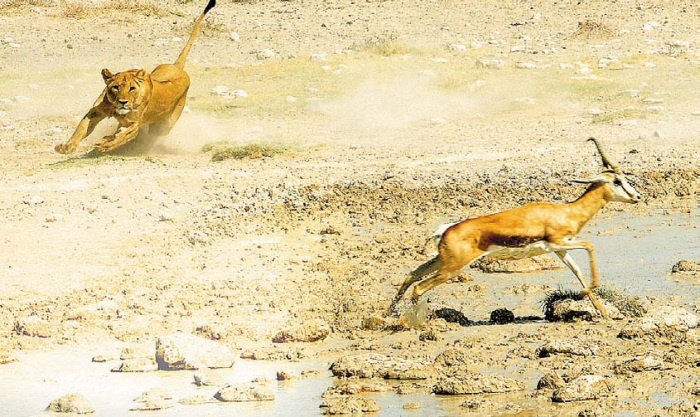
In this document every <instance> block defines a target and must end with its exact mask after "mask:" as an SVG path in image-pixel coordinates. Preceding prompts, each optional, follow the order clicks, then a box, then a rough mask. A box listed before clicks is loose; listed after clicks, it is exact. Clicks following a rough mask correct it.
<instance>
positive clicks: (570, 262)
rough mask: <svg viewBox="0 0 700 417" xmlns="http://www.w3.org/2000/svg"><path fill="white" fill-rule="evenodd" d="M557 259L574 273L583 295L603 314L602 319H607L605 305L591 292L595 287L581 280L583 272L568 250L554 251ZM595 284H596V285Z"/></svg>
mask: <svg viewBox="0 0 700 417" xmlns="http://www.w3.org/2000/svg"><path fill="white" fill-rule="evenodd" d="M555 253H556V254H557V256H558V257H559V259H561V261H562V262H564V265H566V266H567V267H569V269H570V270H571V272H573V273H574V275H576V278H578V280H579V282H580V283H581V285H582V286H583V291H581V293H582V294H583V295H587V296H588V298H589V299H590V300H591V303H593V307H595V309H596V310H598V312H599V313H600V314H601V316H603V318H604V319H606V320H607V319H608V312H607V311H606V310H605V307H603V305H602V304H600V301H598V297H596V296H595V294H593V291H592V289H593V288H595V287H593V284H591V287H592V288H591V287H588V286H586V282H585V281H584V280H583V273H582V272H581V268H579V266H578V264H576V262H574V259H573V258H572V257H571V255H569V252H567V251H557V252H555ZM596 286H597V285H596Z"/></svg>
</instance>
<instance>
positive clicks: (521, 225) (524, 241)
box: [389, 138, 640, 317]
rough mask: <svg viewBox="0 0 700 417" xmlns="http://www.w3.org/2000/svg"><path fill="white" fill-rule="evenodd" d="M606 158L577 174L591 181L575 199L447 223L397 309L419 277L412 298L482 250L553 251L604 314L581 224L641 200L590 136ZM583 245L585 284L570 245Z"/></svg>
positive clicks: (501, 255) (514, 255) (506, 253)
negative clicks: (590, 172)
mask: <svg viewBox="0 0 700 417" xmlns="http://www.w3.org/2000/svg"><path fill="white" fill-rule="evenodd" d="M590 140H591V141H593V142H594V143H595V145H596V147H597V148H598V151H599V153H600V155H601V159H602V160H603V167H604V171H603V172H602V173H600V174H599V175H598V176H597V177H595V178H592V179H588V180H574V181H575V182H583V183H589V184H591V185H590V187H588V189H587V190H586V192H585V193H583V195H582V196H581V197H579V198H578V199H577V200H576V201H573V202H571V203H566V204H557V203H549V202H538V203H531V204H526V205H524V206H521V207H517V208H514V209H511V210H506V211H502V212H500V213H495V214H491V215H487V216H482V217H475V218H471V219H467V220H464V221H462V222H460V223H457V224H454V225H452V226H450V227H449V228H447V229H446V230H445V231H444V233H443V234H442V237H441V239H440V241H439V244H438V256H436V257H435V258H433V259H431V260H430V261H428V262H426V263H424V264H423V265H421V266H420V267H418V268H417V269H416V270H415V271H414V272H412V273H411V274H410V275H409V276H408V277H407V278H406V280H405V281H404V283H403V285H401V287H400V288H399V291H398V292H397V294H396V296H395V297H394V299H393V300H392V302H391V305H390V307H389V313H393V312H394V309H395V308H396V304H397V302H398V301H399V300H400V299H401V297H402V296H403V294H404V293H405V292H406V290H407V289H408V288H409V287H410V286H411V285H412V284H414V283H416V285H415V286H414V287H413V295H412V297H411V301H412V302H413V303H417V302H418V300H419V299H420V297H421V296H422V295H423V294H424V293H425V292H426V291H429V290H431V289H433V288H435V287H437V286H438V285H441V284H444V283H445V282H447V281H448V280H449V279H450V278H451V277H452V276H453V275H454V274H456V273H458V272H459V271H460V270H461V269H462V268H464V267H466V266H467V265H469V264H471V263H472V262H474V261H475V260H477V259H479V258H480V257H482V256H492V257H493V258H496V259H521V258H526V257H531V256H536V255H541V254H543V253H550V252H554V253H555V254H556V255H557V256H558V257H559V258H560V259H561V260H562V262H564V264H565V265H566V266H567V267H569V269H571V271H572V272H573V273H574V275H576V277H577V278H578V280H579V281H580V282H581V285H582V286H583V287H584V290H583V294H585V295H588V296H589V297H590V299H591V301H592V302H593V304H594V306H595V307H596V309H598V311H600V313H601V314H602V315H603V317H606V312H605V309H604V308H603V307H602V306H601V305H600V303H599V302H598V301H597V300H596V299H595V297H594V295H593V294H592V293H591V290H593V289H594V288H596V287H597V286H598V271H597V269H596V264H595V257H594V256H593V245H591V244H590V243H589V242H585V241H581V240H575V239H574V238H575V236H576V235H577V234H578V233H579V231H580V230H581V228H583V226H584V225H585V224H586V223H587V222H588V221H589V220H590V219H591V218H592V217H593V216H594V215H595V214H596V213H597V212H598V211H599V210H600V209H601V208H603V206H605V204H607V203H608V202H610V201H620V202H625V203H636V202H637V201H639V198H640V196H639V193H638V192H637V191H636V190H635V189H634V188H633V187H632V186H631V185H630V184H629V183H628V182H627V179H626V178H625V176H624V174H623V173H622V172H621V171H620V170H619V168H618V167H617V166H616V165H615V164H613V163H611V162H610V160H609V159H608V158H607V157H606V156H605V154H604V153H603V151H602V150H601V148H600V145H599V143H598V142H597V141H596V140H595V139H593V138H591V139H590ZM572 249H584V250H586V251H587V252H588V257H589V262H590V271H591V283H590V285H586V283H585V282H584V279H583V274H582V272H581V269H580V268H579V267H578V265H576V263H575V262H574V260H573V258H571V255H569V253H568V251H569V250H572Z"/></svg>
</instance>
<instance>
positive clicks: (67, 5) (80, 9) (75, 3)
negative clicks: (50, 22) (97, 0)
mask: <svg viewBox="0 0 700 417" xmlns="http://www.w3.org/2000/svg"><path fill="white" fill-rule="evenodd" d="M93 11H94V8H93V7H91V6H90V5H89V4H88V3H87V2H86V1H85V0H71V1H67V0H63V1H62V2H61V15H62V16H63V17H69V18H71V19H85V18H86V17H87V16H88V15H89V14H90V13H91V12H93Z"/></svg>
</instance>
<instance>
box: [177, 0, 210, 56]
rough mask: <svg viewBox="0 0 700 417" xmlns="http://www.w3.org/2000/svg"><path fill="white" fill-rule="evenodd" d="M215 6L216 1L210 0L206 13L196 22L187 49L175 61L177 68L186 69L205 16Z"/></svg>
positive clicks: (183, 49) (186, 45) (205, 9)
mask: <svg viewBox="0 0 700 417" xmlns="http://www.w3.org/2000/svg"><path fill="white" fill-rule="evenodd" d="M214 6H216V0H209V3H207V7H205V8H204V11H203V12H202V14H201V16H199V17H198V18H197V20H195V21H194V28H192V33H191V34H190V38H189V39H188V40H187V43H186V44H185V47H184V48H182V52H180V56H178V57H177V61H175V66H176V67H178V68H180V69H183V68H185V61H187V55H188V54H189V53H190V49H192V44H193V43H194V38H196V37H197V33H199V25H201V24H202V20H204V16H205V15H206V14H207V12H208V11H209V10H211V9H213V8H214Z"/></svg>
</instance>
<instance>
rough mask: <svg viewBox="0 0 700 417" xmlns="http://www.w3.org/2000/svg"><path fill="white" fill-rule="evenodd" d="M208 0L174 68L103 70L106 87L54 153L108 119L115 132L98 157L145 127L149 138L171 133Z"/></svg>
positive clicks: (182, 103)
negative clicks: (111, 119) (112, 121)
mask: <svg viewBox="0 0 700 417" xmlns="http://www.w3.org/2000/svg"><path fill="white" fill-rule="evenodd" d="M215 4H216V1H215V0H210V1H209V3H208V4H207V7H206V8H205V9H204V12H203V13H202V14H201V15H200V16H199V17H198V18H197V20H196V21H195V24H194V28H193V29H192V33H191V34H190V38H189V40H188V41H187V44H185V47H184V48H183V50H182V52H181V53H180V56H179V57H178V59H177V61H175V64H161V65H158V66H157V67H156V68H155V69H154V70H153V72H151V73H150V74H149V73H147V72H146V71H145V70H142V69H139V70H137V69H133V70H128V71H122V72H118V73H116V74H112V73H111V72H110V71H109V70H108V69H106V68H105V69H103V70H102V78H103V79H104V81H105V84H106V87H105V89H104V90H103V91H102V93H101V94H100V96H99V97H98V98H97V101H95V104H93V106H92V108H91V109H90V110H89V111H88V112H87V113H86V114H85V116H84V117H83V119H82V120H81V121H80V123H79V124H78V127H76V129H75V132H73V135H72V136H71V138H70V139H69V140H68V141H67V142H66V143H61V144H58V145H56V148H55V149H56V152H59V153H63V154H68V153H71V152H73V151H75V149H76V148H77V147H78V144H79V143H80V142H81V141H82V140H83V139H85V138H86V137H87V136H89V135H90V133H92V131H93V130H94V129H95V126H97V124H98V123H99V122H100V121H102V120H103V119H105V118H107V117H114V118H115V119H117V121H118V122H119V127H118V128H117V131H116V132H115V133H114V134H112V135H109V136H105V137H104V138H103V139H102V141H101V142H99V143H98V144H97V145H96V146H95V151H96V152H97V153H107V152H112V151H114V150H115V149H117V148H119V147H120V146H123V145H124V144H126V143H128V142H130V141H132V140H134V139H135V138H136V137H137V136H138V133H139V129H140V128H142V127H144V126H148V127H149V128H148V129H149V130H148V133H149V134H153V135H157V136H163V135H167V134H168V133H170V130H171V129H172V128H173V126H175V123H176V122H177V120H178V119H179V118H180V114H182V109H183V108H184V107H185V100H186V99H187V90H188V89H189V87H190V77H189V75H187V73H186V72H185V71H184V69H183V68H184V65H185V61H186V58H187V54H188V52H189V50H190V48H191V47H192V44H193V42H194V38H195V36H196V35H197V32H198V31H199V26H200V24H201V23H202V20H203V19H204V16H205V15H206V13H207V12H208V11H209V10H210V9H211V8H212V7H214V5H215Z"/></svg>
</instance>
